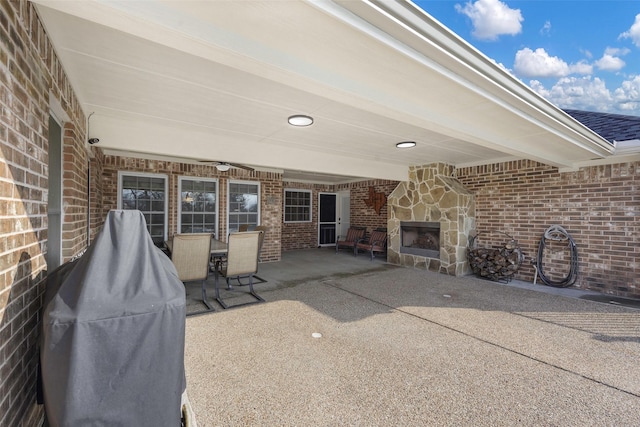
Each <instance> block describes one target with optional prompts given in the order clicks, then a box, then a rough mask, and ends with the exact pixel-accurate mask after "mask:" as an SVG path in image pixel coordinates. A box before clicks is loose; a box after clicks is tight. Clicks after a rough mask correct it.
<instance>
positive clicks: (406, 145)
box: [396, 141, 416, 148]
mask: <svg viewBox="0 0 640 427" xmlns="http://www.w3.org/2000/svg"><path fill="white" fill-rule="evenodd" d="M415 146H416V143H415V142H413V141H403V142H398V143H397V144H396V147H397V148H412V147H415Z"/></svg>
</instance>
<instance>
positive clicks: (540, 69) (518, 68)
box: [513, 47, 624, 77]
mask: <svg viewBox="0 0 640 427" xmlns="http://www.w3.org/2000/svg"><path fill="white" fill-rule="evenodd" d="M623 65H624V62H623ZM513 68H514V70H515V72H516V73H517V74H518V75H521V76H524V77H565V76H568V75H569V74H592V73H593V66H592V65H591V64H589V63H588V62H586V61H584V60H582V61H578V62H576V63H575V64H567V63H566V62H565V61H564V60H562V59H561V58H558V57H557V56H551V55H549V54H548V53H547V51H546V50H544V49H543V48H541V47H539V48H538V49H536V50H535V51H533V50H531V49H529V48H528V47H525V48H524V49H520V50H519V51H518V52H516V58H515V61H514V63H513Z"/></svg>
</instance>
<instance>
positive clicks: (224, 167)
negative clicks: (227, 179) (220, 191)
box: [216, 163, 231, 172]
mask: <svg viewBox="0 0 640 427" xmlns="http://www.w3.org/2000/svg"><path fill="white" fill-rule="evenodd" d="M216 169H218V170H219V171H220V172H226V171H228V170H229V169H231V166H229V165H228V164H226V163H218V164H217V165H216Z"/></svg>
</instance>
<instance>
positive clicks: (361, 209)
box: [282, 180, 398, 251]
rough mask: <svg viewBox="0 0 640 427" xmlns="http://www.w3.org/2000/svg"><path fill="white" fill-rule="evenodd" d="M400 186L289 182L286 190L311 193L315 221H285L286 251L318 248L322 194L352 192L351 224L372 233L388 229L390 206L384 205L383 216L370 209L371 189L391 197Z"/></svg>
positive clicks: (394, 183) (375, 182) (372, 182)
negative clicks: (388, 210) (320, 196)
mask: <svg viewBox="0 0 640 427" xmlns="http://www.w3.org/2000/svg"><path fill="white" fill-rule="evenodd" d="M397 185H398V182H397V181H385V180H370V181H361V182H355V183H347V184H339V185H326V184H325V185H318V184H303V183H298V182H285V183H284V188H286V189H298V190H311V191H312V194H311V200H312V201H313V212H312V220H311V222H296V223H286V224H285V223H284V217H283V218H282V222H283V226H282V250H284V251H289V250H295V249H309V248H316V247H318V210H317V204H318V194H319V193H321V192H327V193H335V192H338V191H349V194H350V202H349V203H350V215H351V218H350V221H351V225H357V226H364V227H367V231H368V232H370V231H371V230H374V229H376V228H380V227H386V226H387V205H386V204H385V205H384V206H382V209H381V210H380V214H379V215H378V214H377V213H376V211H375V210H374V209H373V208H371V207H369V206H367V204H366V203H365V199H367V198H368V197H369V187H373V188H374V190H375V192H377V193H384V194H385V195H386V196H388V195H389V194H390V193H391V192H392V191H393V189H394V188H396V186H397Z"/></svg>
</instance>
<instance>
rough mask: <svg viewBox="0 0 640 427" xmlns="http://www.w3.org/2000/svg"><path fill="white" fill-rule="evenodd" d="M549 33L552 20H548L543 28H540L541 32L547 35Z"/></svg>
mask: <svg viewBox="0 0 640 427" xmlns="http://www.w3.org/2000/svg"><path fill="white" fill-rule="evenodd" d="M549 33H551V21H546V22H545V23H544V25H543V26H542V28H540V34H541V35H543V36H546V35H548V34H549Z"/></svg>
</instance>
